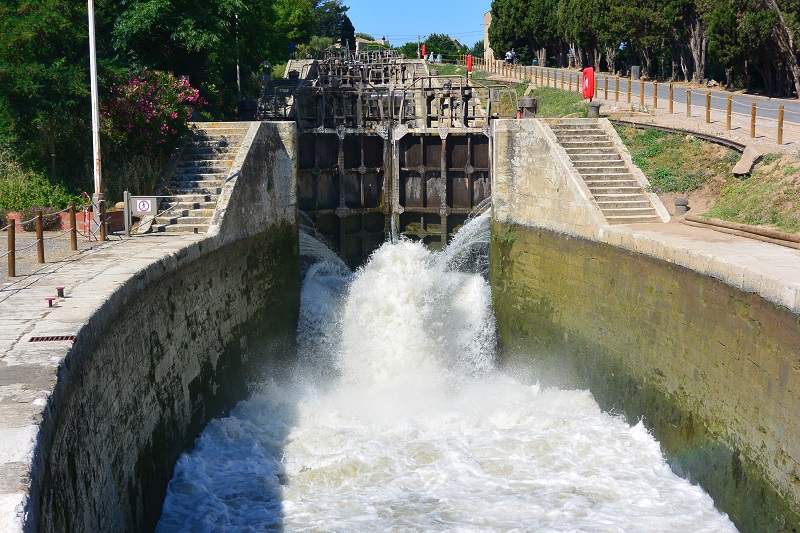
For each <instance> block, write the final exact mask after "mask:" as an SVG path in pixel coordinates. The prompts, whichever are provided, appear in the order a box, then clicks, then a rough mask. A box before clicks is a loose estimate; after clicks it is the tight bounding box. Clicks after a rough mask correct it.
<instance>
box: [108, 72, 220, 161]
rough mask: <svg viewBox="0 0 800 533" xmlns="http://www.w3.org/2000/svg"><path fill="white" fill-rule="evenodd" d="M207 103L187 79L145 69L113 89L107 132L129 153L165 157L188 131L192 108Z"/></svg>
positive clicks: (109, 102) (115, 142)
mask: <svg viewBox="0 0 800 533" xmlns="http://www.w3.org/2000/svg"><path fill="white" fill-rule="evenodd" d="M204 103H205V102H204V101H203V99H202V98H201V97H200V91H198V90H197V89H195V88H193V87H192V86H191V85H189V80H187V79H186V78H178V77H177V76H175V74H173V73H172V72H162V71H158V70H148V69H144V70H142V71H140V72H138V73H136V74H133V75H132V76H130V77H129V78H128V79H127V80H126V81H125V82H123V83H120V84H115V85H112V87H111V89H109V93H108V94H107V95H106V101H105V105H104V106H103V109H102V117H103V122H104V123H103V130H104V133H105V134H106V135H107V136H108V138H109V139H110V140H111V141H112V142H113V143H114V144H116V145H118V146H119V147H120V148H122V149H123V150H124V151H125V152H129V153H139V154H141V153H142V152H149V153H151V154H156V153H160V154H165V153H167V152H168V151H170V150H171V149H172V148H173V147H175V146H176V145H177V143H178V142H179V141H180V139H181V137H182V136H183V135H184V134H186V132H187V131H188V124H187V123H188V120H189V118H191V115H192V106H195V107H196V106H201V105H203V104H204Z"/></svg>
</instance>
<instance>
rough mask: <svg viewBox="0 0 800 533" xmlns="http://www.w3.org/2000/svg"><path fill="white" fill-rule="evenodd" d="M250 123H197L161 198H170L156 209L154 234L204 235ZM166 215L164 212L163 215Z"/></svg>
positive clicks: (193, 126) (193, 125)
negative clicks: (183, 233)
mask: <svg viewBox="0 0 800 533" xmlns="http://www.w3.org/2000/svg"><path fill="white" fill-rule="evenodd" d="M249 128H250V123H249V122H196V123H194V124H192V139H191V140H190V141H189V142H188V143H187V144H186V146H185V147H184V149H183V152H182V153H181V157H180V159H179V161H178V164H177V166H176V169H175V172H174V173H173V174H172V178H171V179H170V182H169V184H168V185H167V186H166V187H165V188H164V189H163V190H162V191H161V193H159V194H161V195H164V196H171V198H170V199H169V200H166V201H162V202H161V204H160V205H159V212H160V214H159V215H158V216H157V217H156V218H155V220H154V221H153V224H152V227H151V231H154V232H168V233H178V232H195V233H205V232H206V231H208V227H209V225H210V224H211V217H212V216H213V214H214V209H215V208H216V205H217V198H218V197H219V195H220V193H221V192H222V185H223V183H224V182H225V180H226V179H227V177H228V174H229V173H230V170H231V165H232V164H233V161H234V159H236V155H237V154H238V153H239V148H240V147H241V145H242V141H243V140H244V138H245V135H246V134H247V130H248V129H249ZM162 211H165V212H162Z"/></svg>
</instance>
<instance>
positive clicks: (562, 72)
mask: <svg viewBox="0 0 800 533" xmlns="http://www.w3.org/2000/svg"><path fill="white" fill-rule="evenodd" d="M561 90H562V91H563V90H564V71H563V70H562V71H561Z"/></svg>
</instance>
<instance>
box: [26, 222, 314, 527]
mask: <svg viewBox="0 0 800 533" xmlns="http://www.w3.org/2000/svg"><path fill="white" fill-rule="evenodd" d="M298 254H299V252H298V240H297V227H296V226H295V225H293V224H289V223H286V222H284V223H281V224H276V225H274V226H272V227H271V228H270V229H269V230H267V231H264V232H262V233H259V234H257V235H254V236H252V237H249V238H246V239H242V240H240V241H237V242H235V243H233V244H230V245H228V246H224V247H221V248H217V249H214V250H213V251H210V252H208V253H205V254H201V255H200V257H199V258H197V259H195V260H193V261H189V262H187V263H186V264H180V262H179V266H178V267H177V268H176V269H175V270H174V271H172V272H165V273H164V274H163V276H161V277H160V279H158V280H157V281H156V282H154V283H152V284H150V285H149V286H147V287H146V288H144V289H143V290H141V291H140V292H139V293H137V294H136V296H135V298H133V299H132V300H131V301H129V302H128V303H127V304H126V305H125V306H124V307H122V308H118V309H117V310H116V313H115V316H114V317H113V320H111V321H110V326H109V327H108V328H107V329H106V330H104V331H102V332H97V335H96V336H95V337H94V338H93V339H87V338H86V337H81V339H80V340H79V342H76V344H75V345H74V346H73V349H72V350H71V353H70V355H69V357H68V358H67V359H66V361H67V362H68V364H67V365H66V366H65V367H64V368H63V369H62V371H61V372H62V374H63V376H61V377H62V379H59V384H58V385H57V387H56V390H55V391H54V393H53V394H54V397H55V398H56V399H57V401H53V402H52V403H51V405H52V408H53V409H54V410H53V411H52V412H51V413H49V414H48V416H47V417H46V422H45V425H46V426H47V427H46V428H45V429H44V430H43V437H42V438H43V440H44V441H46V442H43V446H47V447H48V448H49V453H48V454H46V464H45V465H43V468H42V474H41V475H42V477H43V479H42V484H41V494H40V500H39V503H38V505H37V507H38V508H39V509H40V512H41V517H40V519H39V524H38V529H40V530H42V531H152V530H153V529H154V528H155V525H156V523H157V521H158V519H159V517H160V515H161V505H162V502H163V499H164V495H165V494H166V488H167V484H168V483H169V480H170V479H171V477H172V469H173V466H174V464H175V461H176V460H177V458H178V456H179V455H180V453H181V452H182V451H184V450H187V449H189V448H190V447H191V445H192V442H193V440H194V438H195V436H196V435H197V434H198V433H199V431H200V430H201V429H202V428H203V427H204V426H205V424H206V423H207V422H208V421H209V420H210V419H212V418H213V417H215V416H219V415H221V414H223V413H224V412H225V411H226V410H227V409H229V408H231V407H232V406H233V405H234V404H235V403H236V402H237V401H239V400H242V399H244V398H245V397H246V396H247V394H248V387H247V384H248V382H253V381H258V380H259V379H260V378H261V377H263V374H262V373H263V372H270V371H273V370H274V369H275V368H276V367H277V366H279V365H280V364H281V362H282V361H284V360H286V359H288V358H291V357H292V356H293V354H294V349H293V341H294V333H295V330H296V325H297V317H298V310H299V299H300V266H299V255H298ZM132 283H135V281H132Z"/></svg>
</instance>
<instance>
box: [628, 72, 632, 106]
mask: <svg viewBox="0 0 800 533" xmlns="http://www.w3.org/2000/svg"><path fill="white" fill-rule="evenodd" d="M631 83H633V78H631V77H630V76H628V103H629V104H630V103H631Z"/></svg>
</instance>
